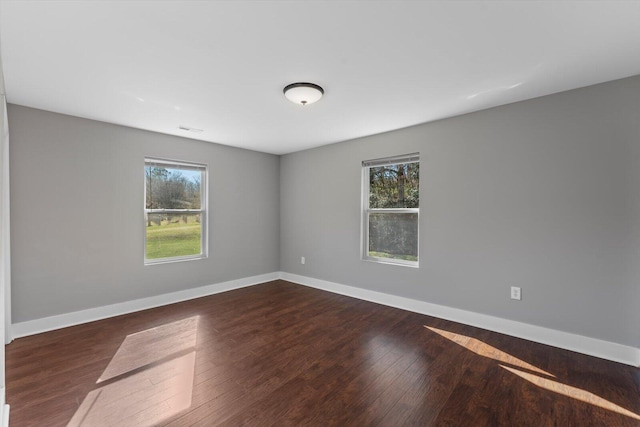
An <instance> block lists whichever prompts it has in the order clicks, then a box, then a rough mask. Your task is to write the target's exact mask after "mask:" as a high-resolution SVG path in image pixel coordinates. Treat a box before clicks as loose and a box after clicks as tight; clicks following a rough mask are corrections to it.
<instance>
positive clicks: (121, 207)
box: [9, 105, 279, 323]
mask: <svg viewBox="0 0 640 427" xmlns="http://www.w3.org/2000/svg"><path fill="white" fill-rule="evenodd" d="M9 129H10V132H11V216H12V224H11V233H12V269H13V270H12V273H13V295H12V297H13V298H12V303H13V322H14V323H16V322H22V321H26V320H32V319H37V318H42V317H46V316H51V315H55V314H61V313H68V312H72V311H76V310H81V309H86V308H91V307H98V306H104V305H107V304H113V303H118V302H123V301H128V300H133V299H137V298H142V297H149V296H153V295H159V294H163V293H167V292H172V291H178V290H183V289H188V288H194V287H198V286H203V285H209V284H213V283H219V282H223V281H227V280H232V279H238V278H243V277H249V276H253V275H258V274H264V273H271V272H274V271H277V270H278V268H279V251H278V246H279V228H278V227H279V181H278V180H279V158H278V157H277V156H274V155H269V154H262V153H257V152H253V151H247V150H241V149H236V148H230V147H225V146H221V145H216V144H211V143H208V142H201V141H194V140H190V139H183V138H178V137H173V136H167V135H162V134H157V133H152V132H147V131H142V130H136V129H131V128H126V127H122V126H116V125H111V124H106V123H102V122H96V121H91V120H85V119H80V118H75V117H70V116H64V115H60V114H54V113H50V112H45V111H40V110H34V109H30V108H25V107H20V106H15V105H10V106H9ZM145 156H153V157H161V158H169V159H176V160H185V161H195V162H201V163H207V164H208V165H209V225H210V226H209V257H208V258H207V259H205V260H198V261H189V262H182V263H170V264H161V265H151V266H146V267H145V266H144V264H143V246H144V220H143V208H144V201H143V194H144V170H143V168H144V157H145Z"/></svg>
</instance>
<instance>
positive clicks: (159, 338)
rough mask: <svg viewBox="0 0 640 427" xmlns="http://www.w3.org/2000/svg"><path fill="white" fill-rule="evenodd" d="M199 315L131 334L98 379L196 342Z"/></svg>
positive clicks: (152, 361) (138, 365) (184, 349)
mask: <svg viewBox="0 0 640 427" xmlns="http://www.w3.org/2000/svg"><path fill="white" fill-rule="evenodd" d="M197 333H198V316H194V317H189V318H187V319H183V320H179V321H177V322H171V323H167V324H165V325H161V326H158V327H155V328H152V329H147V330H144V331H141V332H137V333H135V334H130V335H127V337H126V338H125V339H124V342H123V343H122V344H121V345H120V348H119V349H118V351H117V352H116V354H115V356H113V358H112V359H111V362H109V365H108V366H107V368H106V369H105V370H104V372H103V373H102V375H100V378H99V379H98V381H97V383H101V382H103V381H106V380H109V379H111V378H115V377H117V376H118V375H122V374H125V373H127V372H131V371H134V370H136V369H139V368H142V367H144V366H147V365H149V364H151V363H154V362H158V361H160V360H162V359H165V358H167V357H171V356H172V355H174V354H176V353H180V352H183V351H186V350H189V349H192V348H195V346H196V337H197Z"/></svg>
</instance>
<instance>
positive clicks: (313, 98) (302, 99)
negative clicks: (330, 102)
mask: <svg viewBox="0 0 640 427" xmlns="http://www.w3.org/2000/svg"><path fill="white" fill-rule="evenodd" d="M283 92H284V96H286V97H287V99H288V100H289V101H291V102H293V103H294V104H300V105H308V104H313V103H314V102H317V101H319V100H320V98H322V95H323V94H324V89H322V88H321V87H320V86H318V85H316V84H313V83H292V84H290V85H288V86H285V88H284V90H283Z"/></svg>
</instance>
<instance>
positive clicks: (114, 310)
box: [11, 273, 279, 338]
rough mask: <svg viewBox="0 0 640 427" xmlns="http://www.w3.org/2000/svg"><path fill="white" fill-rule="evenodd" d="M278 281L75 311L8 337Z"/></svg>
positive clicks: (251, 280)
mask: <svg viewBox="0 0 640 427" xmlns="http://www.w3.org/2000/svg"><path fill="white" fill-rule="evenodd" d="M278 278H279V273H268V274H261V275H259V276H252V277H245V278H243V279H236V280H231V281H228V282H222V283H216V284H213V285H207V286H201V287H199V288H193V289H185V290H183V291H177V292H171V293H168V294H162V295H157V296H153V297H148V298H141V299H137V300H133V301H126V302H121V303H117V304H111V305H106V306H103V307H96V308H89V309H87V310H81V311H74V312H72V313H65V314H59V315H56V316H50V317H45V318H42V319H35V320H28V321H26V322H20V323H14V324H12V325H11V335H12V338H20V337H25V336H28V335H35V334H39V333H41V332H47V331H52V330H55V329H61V328H66V327H69V326H74V325H80V324H82V323H87V322H93V321H95V320H101V319H106V318H109V317H114V316H120V315H122V314H127V313H133V312H136V311H140V310H146V309H149V308H155V307H160V306H163V305H168V304H173V303H176V302H181V301H186V300H190V299H194V298H200V297H205V296H208V295H213V294H218V293H220V292H226V291H230V290H233V289H239V288H244V287H247V286H253V285H257V284H260V283H265V282H270V281H272V280H276V279H278Z"/></svg>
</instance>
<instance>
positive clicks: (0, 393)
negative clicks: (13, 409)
mask: <svg viewBox="0 0 640 427" xmlns="http://www.w3.org/2000/svg"><path fill="white" fill-rule="evenodd" d="M5 397H6V396H5V388H4V387H0V426H2V427H9V409H10V407H9V405H5Z"/></svg>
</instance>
